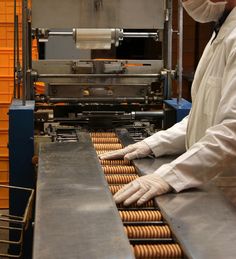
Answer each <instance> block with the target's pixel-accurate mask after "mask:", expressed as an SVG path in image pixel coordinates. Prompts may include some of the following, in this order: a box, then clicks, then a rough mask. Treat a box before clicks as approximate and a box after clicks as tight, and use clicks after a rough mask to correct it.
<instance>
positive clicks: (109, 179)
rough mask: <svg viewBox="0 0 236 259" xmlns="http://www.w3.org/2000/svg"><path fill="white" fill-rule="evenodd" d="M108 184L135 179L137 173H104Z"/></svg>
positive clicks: (122, 182) (123, 182) (128, 181)
mask: <svg viewBox="0 0 236 259" xmlns="http://www.w3.org/2000/svg"><path fill="white" fill-rule="evenodd" d="M105 178H106V180H107V182H108V184H127V183H130V182H132V181H133V180H135V179H137V178H138V176H137V175H106V176H105Z"/></svg>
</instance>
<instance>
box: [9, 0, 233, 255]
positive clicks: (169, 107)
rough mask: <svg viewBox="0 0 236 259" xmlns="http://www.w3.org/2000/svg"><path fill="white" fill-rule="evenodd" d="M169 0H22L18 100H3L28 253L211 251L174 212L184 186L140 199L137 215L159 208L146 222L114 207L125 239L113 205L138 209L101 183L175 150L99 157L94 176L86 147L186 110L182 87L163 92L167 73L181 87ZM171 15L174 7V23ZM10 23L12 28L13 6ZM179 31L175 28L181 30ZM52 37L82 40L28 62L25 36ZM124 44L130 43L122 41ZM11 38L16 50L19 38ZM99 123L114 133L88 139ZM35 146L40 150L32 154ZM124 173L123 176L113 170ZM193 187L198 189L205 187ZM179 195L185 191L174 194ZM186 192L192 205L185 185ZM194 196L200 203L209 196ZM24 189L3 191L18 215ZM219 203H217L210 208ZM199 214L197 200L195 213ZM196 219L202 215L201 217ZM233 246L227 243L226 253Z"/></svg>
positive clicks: (162, 123)
mask: <svg viewBox="0 0 236 259" xmlns="http://www.w3.org/2000/svg"><path fill="white" fill-rule="evenodd" d="M179 2H181V1H179ZM172 4H173V3H172V1H171V0H146V1H143V0H119V1H117V0H76V1H75V0H68V1H62V0H60V1H58V0H57V1H55V0H44V1H39V0H32V9H31V12H29V7H28V3H27V0H23V1H22V13H23V18H22V34H23V37H22V47H23V50H22V69H21V70H19V69H16V80H15V88H14V89H15V90H14V93H15V97H16V99H15V100H13V103H12V105H11V108H10V111H9V116H10V120H9V121H10V125H9V151H10V183H11V185H16V186H22V187H27V188H36V190H37V191H36V197H37V199H36V211H35V225H34V226H35V229H34V247H33V258H34V259H37V258H41V259H42V258H134V256H136V257H137V258H184V257H186V258H210V257H208V256H207V255H208V247H206V248H204V249H202V247H201V246H202V242H200V241H203V240H199V231H197V230H196V228H194V227H193V228H192V230H193V234H192V235H190V234H189V231H191V230H189V229H190V228H191V227H190V225H191V222H190V220H188V219H186V222H185V223H184V222H182V221H181V219H180V218H179V216H180V215H181V217H182V214H181V213H183V211H182V210H179V208H181V207H182V206H187V205H186V204H187V203H188V202H189V201H190V200H189V199H188V194H186V193H185V194H183V196H178V197H180V198H178V197H176V196H175V195H174V194H173V195H168V196H167V197H168V198H167V200H168V199H169V200H168V201H167V202H168V204H170V206H168V204H166V200H165V198H163V199H158V200H155V201H152V202H151V205H150V204H149V205H150V206H149V205H147V206H145V207H144V208H143V212H141V211H140V213H141V214H140V213H139V212H138V215H148V214H149V212H150V211H152V213H154V215H159V216H160V217H159V218H158V216H157V217H154V218H153V219H152V217H151V221H150V222H149V223H145V221H146V220H145V216H144V218H143V219H139V220H138V222H136V223H135V222H132V223H131V224H130V223H127V222H126V221H129V220H127V218H129V216H127V217H126V220H124V218H123V221H124V227H125V230H126V233H127V234H128V237H129V239H130V243H129V240H128V238H127V235H126V234H125V232H124V230H123V225H122V221H121V219H120V216H119V214H120V215H123V217H124V215H133V213H134V214H135V212H136V211H138V210H139V209H140V208H131V210H132V213H131V214H129V213H130V212H127V211H126V210H125V208H119V213H118V210H117V208H116V206H115V204H114V201H113V199H112V195H111V192H110V191H109V186H108V184H109V183H110V185H115V187H112V186H110V189H111V191H112V192H113V193H114V192H115V190H117V189H116V188H118V187H117V186H118V185H119V183H120V180H122V181H123V180H124V181H125V182H124V183H127V182H130V181H131V180H132V179H135V178H136V177H138V175H142V174H144V172H146V171H147V170H146V169H147V168H149V169H150V168H152V166H155V168H158V166H160V165H161V164H163V163H165V162H167V161H170V159H174V158H167V160H166V159H164V160H160V161H159V162H156V160H155V159H151V158H149V159H147V160H142V162H141V164H140V161H135V162H134V164H129V165H126V164H125V162H124V161H120V162H119V161H116V162H114V163H115V166H118V167H117V168H113V169H112V168H106V169H104V168H103V169H104V172H105V176H104V174H103V171H102V165H101V164H100V163H99V160H98V157H97V154H96V152H95V148H96V145H98V146H97V150H99V149H103V150H104V151H107V150H114V149H117V148H121V147H122V146H126V145H127V144H129V143H132V141H134V140H135V141H136V140H141V139H143V138H144V137H147V136H149V135H151V134H153V133H154V132H156V131H158V130H160V129H164V128H167V127H169V126H171V125H172V124H173V123H175V122H176V121H178V120H181V119H182V118H183V117H184V116H185V115H186V114H187V113H188V111H189V109H190V105H189V104H188V103H186V102H185V101H184V100H182V99H181V87H180V89H179V94H180V95H179V97H178V98H177V100H173V99H172V98H171V97H172V80H173V79H176V77H177V75H178V76H179V80H180V86H181V73H182V62H181V59H180V62H179V68H178V71H173V70H172V56H171V51H172ZM180 10H181V5H180ZM181 15H182V13H181V11H180V19H179V21H180V23H179V24H180V28H181V21H182V16H181ZM15 25H16V28H17V16H16V24H15ZM179 33H180V36H181V34H182V30H180V31H179ZM59 36H60V37H61V36H62V37H71V38H73V40H74V41H75V45H76V47H78V48H79V49H86V50H89V51H90V58H88V59H79V58H78V59H76V60H74V59H73V60H69V59H68V60H47V59H42V60H38V61H33V62H32V59H31V44H32V39H37V42H38V44H41V42H45V41H50V39H51V38H52V37H53V38H57V37H59ZM16 38H18V37H17V33H16ZM140 42H141V43H142V44H146V49H150V52H151V54H150V53H148V52H145V51H144V52H143V53H140V52H137V53H136V52H135V51H134V52H133V55H130V53H132V48H134V47H135V46H138V45H139V44H141V43H140ZM180 43H181V37H180ZM127 46H129V51H125V48H126V47H127ZM130 46H131V47H130ZM147 46H148V47H147ZM15 47H16V50H17V44H15ZM180 47H181V44H180ZM98 49H99V51H98ZM101 50H102V51H101ZM65 51H67V50H66V47H65ZM16 52H17V51H16ZM180 53H181V49H180ZM18 56H19V55H16V60H15V61H16V64H18V63H19V62H18V61H19V59H18ZM18 67H19V66H18ZM21 81H22V88H21V84H20V82H21ZM99 132H104V134H105V135H104V136H106V134H108V136H109V132H111V134H112V137H111V138H112V140H111V139H110V138H108V139H106V138H105V139H104V138H103V137H101V136H100V137H99V140H96V136H97V135H96V133H97V134H98V136H99ZM90 133H91V135H90ZM93 134H95V135H93ZM101 134H102V136H103V133H101ZM113 134H115V135H113ZM94 137H95V138H94ZM130 137H132V139H131V138H130ZM92 141H93V143H92ZM96 141H98V142H97V143H96ZM99 141H101V142H99ZM110 141H111V142H110ZM113 141H115V142H113ZM43 142H46V144H45V143H43ZM112 143H113V144H114V145H113V144H112ZM103 144H104V145H105V146H103ZM101 147H102V148H101ZM103 147H104V148H103ZM23 150H24V152H23ZM35 155H37V156H38V159H39V161H38V162H37V159H36V160H34V161H33V162H35V161H36V162H35V163H34V164H33V163H32V158H33V157H34V156H35ZM37 163H38V174H37V177H36V175H35V168H34V165H35V164H37ZM106 163H109V162H106ZM117 163H118V164H117ZM119 163H121V166H120V165H119ZM103 166H104V165H103ZM105 166H107V164H106V165H105ZM108 166H109V165H108ZM110 166H112V164H110ZM119 166H120V167H119ZM126 167H127V168H126ZM126 170H128V171H126ZM123 171H124V172H123ZM106 172H108V174H109V172H110V173H111V174H112V175H106ZM117 172H118V175H120V176H119V177H118V179H117V178H116V176H115V174H116V173H117ZM127 172H128V178H127V177H125V176H124V175H122V174H123V173H124V174H125V173H127ZM36 178H37V181H36ZM105 180H107V182H108V184H107V182H106V181H105ZM114 181H115V183H114ZM202 192H203V193H205V190H204V191H202ZM202 192H199V193H200V194H199V195H201V196H204V195H203V194H202ZM194 195H196V197H197V196H198V192H195V193H194ZM217 195H218V194H217ZM217 195H216V196H214V197H218V196H217ZM181 197H184V199H185V198H186V200H185V201H184V202H183V203H181V202H180V200H181ZM190 198H191V209H192V206H195V205H193V203H194V201H193V200H194V198H193V195H190ZM171 199H173V200H175V201H176V202H175V201H172V200H171ZM204 199H206V204H207V203H208V202H212V200H207V198H206V197H205V196H204ZM22 200H24V197H22V196H18V197H16V195H13V193H10V213H11V214H12V215H20V214H22V211H21V209H20V207H19V204H20V203H21V202H22ZM216 203H217V202H216ZM222 204H223V202H221V203H220V205H217V206H218V207H217V208H218V210H220V208H222V207H221V206H223V205H222ZM175 206H178V207H177V208H176V207H175ZM173 208H174V209H173ZM224 208H225V207H224ZM160 210H161V211H160ZM186 210H188V209H187V208H186V209H185V211H186ZM226 210H227V212H228V215H229V218H230V219H231V220H229V223H228V224H230V222H233V220H234V218H235V214H234V210H233V208H231V207H230V205H228V207H227V206H226ZM192 212H194V214H195V212H196V210H194V209H193V211H192ZM142 213H143V214H142ZM152 213H151V215H152ZM179 213H180V214H179ZM204 213H206V212H205V211H204V210H203V209H202V210H201V211H200V213H199V217H203V216H204V215H205V214H204ZM191 215H192V214H191ZM130 217H132V216H130ZM147 217H148V216H147ZM194 220H196V218H194ZM206 220H209V217H206V218H205V221H204V224H206ZM213 223H214V224H212V225H210V226H209V229H208V227H206V226H205V225H204V226H205V227H206V229H208V230H212V229H217V227H216V222H213ZM147 224H148V225H150V226H151V229H150V230H149V228H148V230H147V229H146V230H147V231H148V233H149V234H150V233H152V231H154V232H155V233H160V235H159V234H153V235H152V234H150V235H148V234H147V235H146V234H145V233H146V232H145V231H146V230H143V229H142V228H140V227H142V226H143V227H146V225H147ZM135 226H137V227H139V228H138V230H134V232H135V231H137V233H141V234H140V236H141V239H140V238H137V235H138V234H137V233H136V234H137V235H135V234H134V236H133V238H132V237H131V236H132V233H133V232H132V227H135ZM130 227H131V228H130ZM153 229H154V230H153ZM231 229H233V227H232V228H231ZM218 230H219V229H218ZM31 231H32V229H31V230H30V232H31ZM149 231H151V232H149ZM219 231H220V233H223V232H224V231H223V230H222V229H220V230H219ZM208 233H209V232H207V234H208ZM218 233H219V232H218ZM234 233H236V232H235V231H234V232H232V234H231V235H230V238H232V240H233V239H234V235H235V234H234ZM11 235H12V236H13V237H12V238H13V239H14V235H13V233H12V234H11ZM145 235H146V236H145ZM204 235H205V234H204ZM29 236H30V235H29ZM185 237H187V240H186V238H185ZM214 237H215V234H214ZM188 240H189V243H188ZM227 240H228V239H224V242H222V240H221V239H219V240H218V241H217V244H218V243H220V242H222V244H224V245H226V241H227ZM198 241H199V242H200V243H198ZM130 244H131V245H132V249H131V247H130ZM139 245H140V246H139ZM143 245H144V246H143ZM152 245H154V246H152ZM212 245H213V244H209V249H212ZM147 246H148V247H147ZM200 247H201V248H200ZM158 249H160V250H158ZM199 249H200V250H199ZM25 251H26V252H25V254H24V258H30V256H31V251H30V249H29V250H27V248H25ZM145 251H146V252H147V253H146V252H145ZM13 252H14V251H13ZM221 252H222V251H221ZM217 253H219V250H218V249H216V251H215V252H212V255H213V256H214V257H212V258H217V257H216V256H215V255H216V254H217ZM233 253H234V251H233V250H232V249H231V248H230V249H229V250H228V255H232V254H233ZM228 258H230V257H228Z"/></svg>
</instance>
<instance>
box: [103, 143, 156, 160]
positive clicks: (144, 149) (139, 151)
mask: <svg viewBox="0 0 236 259" xmlns="http://www.w3.org/2000/svg"><path fill="white" fill-rule="evenodd" d="M151 153H152V150H151V148H150V147H149V146H148V144H146V143H145V142H144V141H140V142H137V143H135V144H132V145H129V146H127V147H125V148H123V149H119V150H115V151H111V152H107V153H105V154H101V155H99V158H100V159H102V160H104V159H119V158H124V159H126V160H133V159H136V158H143V157H146V156H148V155H150V154H151Z"/></svg>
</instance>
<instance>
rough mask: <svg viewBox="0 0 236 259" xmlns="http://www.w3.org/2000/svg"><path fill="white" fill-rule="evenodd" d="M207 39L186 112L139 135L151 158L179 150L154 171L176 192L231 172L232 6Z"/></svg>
mask: <svg viewBox="0 0 236 259" xmlns="http://www.w3.org/2000/svg"><path fill="white" fill-rule="evenodd" d="M213 38H214V35H213V37H212V39H213ZM212 39H211V40H210V42H209V43H208V44H207V46H206V48H205V51H204V53H203V56H202V58H201V60H200V62H199V65H198V68H197V71H196V73H195V77H194V81H193V85H192V109H191V111H190V114H189V116H187V117H186V118H185V119H184V120H183V121H181V122H180V123H177V124H176V125H174V126H173V127H171V128H170V129H168V130H166V131H160V132H158V133H156V134H154V135H153V136H151V137H149V138H147V139H145V140H144V141H145V142H146V143H147V144H148V145H149V146H150V148H151V149H152V151H153V153H154V154H155V156H156V157H159V156H162V155H166V154H181V153H183V152H184V153H183V154H182V155H180V156H179V157H178V158H177V159H175V160H174V161H173V162H171V163H169V164H166V165H163V166H162V167H160V168H159V169H158V170H156V172H155V173H156V174H158V175H160V176H161V177H162V178H163V179H164V180H165V181H167V182H168V183H169V184H170V185H171V186H172V187H173V188H174V189H175V190H176V191H177V192H179V191H181V190H184V189H187V188H191V187H197V186H199V185H201V184H202V183H204V182H206V181H208V180H210V179H212V178H213V177H215V176H216V175H217V174H219V173H220V172H224V171H225V170H226V169H228V170H229V169H231V168H232V169H231V170H235V171H236V163H235V161H236V7H235V8H234V9H233V10H232V11H231V13H230V14H229V16H228V17H227V19H226V21H225V22H224V24H223V25H222V27H221V29H220V31H219V34H218V36H217V38H216V39H215V40H214V41H213V42H212Z"/></svg>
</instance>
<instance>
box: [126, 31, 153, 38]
mask: <svg viewBox="0 0 236 259" xmlns="http://www.w3.org/2000/svg"><path fill="white" fill-rule="evenodd" d="M157 36H158V34H157V33H156V32H123V37H124V38H157Z"/></svg>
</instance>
